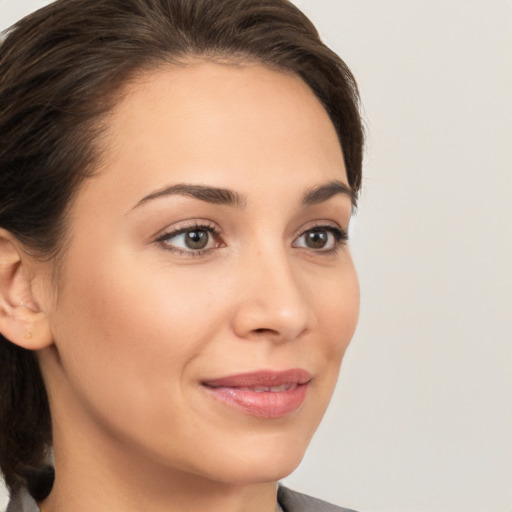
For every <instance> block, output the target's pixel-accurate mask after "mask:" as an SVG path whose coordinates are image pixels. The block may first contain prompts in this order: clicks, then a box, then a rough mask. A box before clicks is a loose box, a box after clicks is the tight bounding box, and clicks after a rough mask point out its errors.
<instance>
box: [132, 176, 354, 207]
mask: <svg viewBox="0 0 512 512" xmlns="http://www.w3.org/2000/svg"><path fill="white" fill-rule="evenodd" d="M339 194H341V195H344V196H348V197H349V198H350V199H351V201H353V193H352V190H351V189H350V187H349V186H348V185H346V184H345V183H343V182H342V181H338V180H333V181H329V182H328V183H326V184H325V185H318V186H316V187H313V188H311V189H308V190H306V192H305V193H304V195H303V196H302V198H301V200H300V202H299V203H300V205H301V206H313V205H315V204H319V203H323V202H324V201H327V200H328V199H330V198H331V197H334V196H336V195H339ZM172 195H179V196H190V197H194V198H196V199H199V200H201V201H205V202H207V203H212V204H221V205H226V206H234V207H237V208H244V207H245V206H246V205H247V199H246V197H245V196H243V195H242V194H239V193H238V192H234V191H233V190H229V189H226V188H218V187H211V186H208V185H191V184H187V183H178V184H176V185H171V186H170V187H165V188H162V189H159V190H156V191H155V192H152V193H151V194H149V195H147V196H145V197H143V198H142V199H141V200H140V201H139V202H138V203H137V204H136V205H135V206H134V207H133V208H132V210H134V209H135V208H138V207H139V206H141V205H143V204H145V203H147V202H149V201H152V200H154V199H158V198H161V197H166V196H172Z"/></svg>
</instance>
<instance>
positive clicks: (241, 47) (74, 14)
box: [0, 0, 363, 492]
mask: <svg viewBox="0 0 512 512" xmlns="http://www.w3.org/2000/svg"><path fill="white" fill-rule="evenodd" d="M191 57H200V58H204V59H214V58H223V59H225V58H227V59H233V60H236V61H243V60H249V61H256V62H260V63H263V64H265V65H268V66H270V67H272V68H274V69H280V70H287V71H291V72H293V73H295V74H296V75H298V76H300V77H302V79H303V80H304V81H305V82H306V83H307V84H308V85H309V87H310V88H311V89H312V90H313V92H314V93H315V95H316V96H317V97H318V98H319V100H320V101H321V102H322V104H323V105H324V107H325V109H326V111H327V112H328V114H329V116H330V118H331V120H332V122H333V125H334V127H335V128H336V131H337V133H338V137H339V140H340V143H341V146H342V148H343V153H344V158H345V164H346V168H347V175H348V181H349V185H350V187H351V190H352V193H353V202H354V204H355V202H356V198H357V193H358V191H359V188H360V185H361V164H362V149H363V130H362V125H361V119H360V115H359V103H358V101H359V100H358V92H357V86H356V83H355V81H354V78H353V76H352V74H351V73H350V71H349V69H348V68H347V66H346V65H345V64H344V63H343V61H342V60H341V59H340V58H339V57H338V56H337V55H336V54H335V53H333V52H332V51H331V50H329V49H328V48H327V47H326V46H325V45H324V44H323V43H322V42H321V41H320V39H319V37H318V33H317V31H316V29H315V28H314V26H313V25H312V23H311V22H310V21H309V20H308V19H307V18H306V17H305V16H304V15H303V14H302V13H301V12H300V11H299V10H298V9H297V8H296V7H295V6H294V5H293V4H291V3H290V2H288V1H287V0H57V1H56V2H55V3H53V4H50V5H49V6H47V7H45V8H43V9H41V10H39V11H37V12H35V13H34V14H32V15H30V16H28V17H26V18H24V19H23V20H21V21H20V22H18V23H17V24H16V25H15V26H14V27H12V28H11V29H10V30H9V31H8V33H7V36H6V38H5V40H4V42H3V43H2V45H1V47H0V227H2V228H5V229H6V230H8V231H10V232H11V233H12V234H13V235H14V236H16V237H17V238H18V239H19V240H20V241H21V242H22V243H23V244H24V245H25V247H26V248H27V250H30V251H31V252H32V254H34V255H36V256H37V257H41V258H49V259H51V258H53V259H56V258H58V256H59V254H61V253H62V252H63V247H64V241H65V234H66V229H65V228H66V211H67V208H69V205H70V203H71V200H72V198H73V196H74V194H76V191H77V189H78V186H79V185H80V183H81V182H82V181H83V180H84V179H86V178H87V177H88V176H90V175H91V174H92V173H93V172H94V164H95V161H96V159H97V157H98V153H99V151H100V145H99V144H98V140H99V137H100V135H101V131H102V129H103V128H104V126H105V125H108V119H106V114H108V112H109V111H110V110H111V109H112V108H113V106H114V105H115V102H116V101H117V100H118V98H119V92H120V89H121V87H122V86H123V85H125V84H127V83H128V82H129V80H130V79H132V78H133V77H134V76H135V75H136V74H137V73H141V72H142V71H144V70H151V69H154V68H156V67H158V66H159V65H161V64H163V63H166V62H171V63H180V62H185V61H186V60H187V58H191ZM104 120H106V121H105V122H103V123H102V121H104ZM57 261H58V260H57ZM51 442H52V440H51V416H50V410H49V406H48V399H47V396H46V392H45V388H44V383H43V380H42V377H41V373H40V371H39V367H38V364H37V358H36V355H35V354H34V353H33V352H30V351H26V350H24V349H22V348H19V347H18V346H16V345H14V344H12V343H10V342H9V341H8V340H6V339H5V338H3V337H2V336H1V335H0V467H1V469H2V472H3V475H4V478H5V481H6V483H7V486H8V487H9V489H10V491H11V492H15V491H16V490H17V489H18V488H19V487H20V486H21V485H26V484H27V482H28V483H30V475H31V474H32V473H33V472H34V471H36V470H38V469H39V468H41V467H42V466H43V465H44V464H45V460H46V458H47V455H48V450H49V449H50V447H51Z"/></svg>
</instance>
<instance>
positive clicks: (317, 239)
mask: <svg viewBox="0 0 512 512" xmlns="http://www.w3.org/2000/svg"><path fill="white" fill-rule="evenodd" d="M347 240H348V236H347V233H346V231H345V230H343V229H341V228H338V227H334V226H316V227H314V228H312V229H308V230H307V231H304V233H302V234H301V235H300V236H299V237H298V238H297V239H296V240H295V242H294V243H293V247H300V248H304V249H312V250H314V251H317V252H334V251H336V250H337V249H339V247H340V246H341V245H342V244H344V243H345V242H346V241H347Z"/></svg>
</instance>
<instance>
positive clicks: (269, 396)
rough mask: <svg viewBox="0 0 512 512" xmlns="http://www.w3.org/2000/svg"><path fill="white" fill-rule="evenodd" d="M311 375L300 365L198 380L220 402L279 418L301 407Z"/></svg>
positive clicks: (248, 412) (247, 412)
mask: <svg viewBox="0 0 512 512" xmlns="http://www.w3.org/2000/svg"><path fill="white" fill-rule="evenodd" d="M311 380H312V377H311V374H310V373H309V372H307V371H306V370H302V369H298V368H296V369H292V370H286V371H278V372H276V371H272V370H262V371H257V372H251V373H243V374H237V375H230V376H227V377H221V378H216V379H211V380H207V381H204V382H202V385H203V386H204V387H205V389H206V390H207V392H208V393H210V395H212V396H213V397H214V398H215V399H217V400H219V401H220V402H222V403H223V404H224V405H227V406H229V407H232V408H234V409H236V410H239V411H241V412H243V413H245V414H248V415H251V416H255V417H259V418H267V419H270V418H282V417H283V416H287V415H288V414H291V413H293V412H295V411H297V410H298V409H300V408H301V406H302V404H303V403H304V401H305V399H306V396H307V391H308V388H309V383H310V382H311Z"/></svg>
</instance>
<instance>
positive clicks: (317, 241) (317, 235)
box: [306, 231, 327, 249]
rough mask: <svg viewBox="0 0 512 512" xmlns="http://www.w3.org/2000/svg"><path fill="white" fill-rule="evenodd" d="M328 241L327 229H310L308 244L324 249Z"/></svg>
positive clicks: (314, 247)
mask: <svg viewBox="0 0 512 512" xmlns="http://www.w3.org/2000/svg"><path fill="white" fill-rule="evenodd" d="M326 243H327V233H326V232H325V231H310V232H309V233H308V236H307V238H306V244H307V246H308V247H310V248H311V249H322V248H323V247H324V246H325V244H326Z"/></svg>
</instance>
